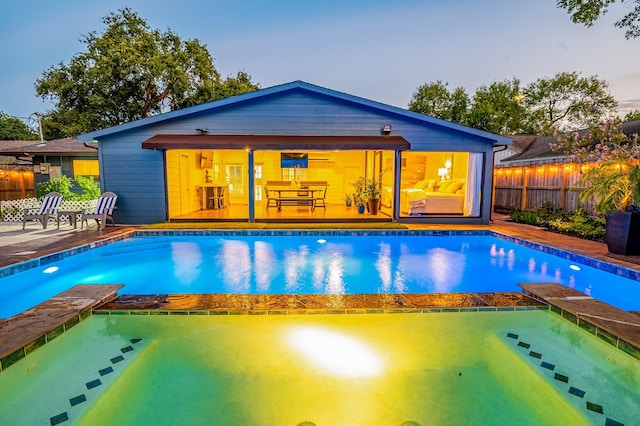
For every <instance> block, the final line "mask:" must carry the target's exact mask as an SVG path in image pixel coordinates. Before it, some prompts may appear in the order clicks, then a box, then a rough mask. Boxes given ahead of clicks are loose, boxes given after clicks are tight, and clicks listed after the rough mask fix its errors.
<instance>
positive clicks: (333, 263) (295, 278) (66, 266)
mask: <svg viewBox="0 0 640 426" xmlns="http://www.w3.org/2000/svg"><path fill="white" fill-rule="evenodd" d="M521 282H556V283H560V284H564V285H567V286H569V287H573V288H575V289H577V290H579V291H581V292H584V293H586V294H588V295H591V296H593V297H595V298H597V299H600V300H602V301H604V302H606V303H609V304H611V305H614V306H617V307H619V308H621V309H624V310H640V283H639V282H637V281H633V280H629V279H625V278H622V277H619V276H617V275H615V274H612V273H608V272H604V271H601V270H598V269H595V268H592V267H589V266H586V265H583V264H579V263H575V262H571V261H568V260H565V259H561V258H559V257H556V256H553V255H549V254H546V253H543V252H541V251H539V250H535V249H531V248H528V247H525V246H522V245H518V244H514V243H511V242H508V241H505V240H503V239H500V238H496V237H492V236H469V235H464V236H429V237H425V236H407V235H403V236H356V237H352V236H333V235H323V236H317V235H315V236H220V237H218V236H206V237H205V236H195V237H183V236H161V237H158V236H154V237H135V238H130V239H127V240H123V241H120V242H116V243H113V244H109V245H106V246H103V247H100V248H96V249H93V250H89V251H86V252H84V253H81V254H78V255H75V256H70V257H67V258H65V259H64V260H61V261H59V262H53V263H49V264H47V265H46V266H43V267H38V268H33V269H30V270H27V271H24V272H20V273H17V274H13V275H10V276H7V277H4V278H2V279H0V317H4V318H6V317H9V316H12V315H15V314H16V313H18V312H21V311H23V310H25V309H28V308H29V307H32V306H34V305H36V304H38V303H41V302H42V301H44V300H46V299H48V298H50V297H52V296H53V295H55V294H58V293H60V292H62V291H64V290H66V289H68V288H70V287H72V286H73V285H75V284H106V283H109V284H124V285H125V287H124V289H122V290H121V291H120V294H171V293H173V294H179V293H192V294H203V293H238V294H244V293H250V294H361V293H435V292H495V291H516V292H519V291H520V288H519V287H518V286H517V284H518V283H521Z"/></svg>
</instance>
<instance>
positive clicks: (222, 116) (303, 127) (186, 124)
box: [99, 91, 493, 224]
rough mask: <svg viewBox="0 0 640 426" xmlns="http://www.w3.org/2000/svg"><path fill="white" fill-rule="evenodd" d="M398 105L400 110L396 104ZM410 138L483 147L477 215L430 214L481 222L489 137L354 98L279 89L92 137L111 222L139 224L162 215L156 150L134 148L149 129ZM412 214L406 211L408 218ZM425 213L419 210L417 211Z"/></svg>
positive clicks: (429, 145)
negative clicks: (112, 203) (111, 198)
mask: <svg viewBox="0 0 640 426" xmlns="http://www.w3.org/2000/svg"><path fill="white" fill-rule="evenodd" d="M399 111H403V110H399ZM386 124H388V125H391V126H392V134H394V135H400V136H402V137H404V138H405V139H406V140H408V141H409V142H410V143H411V150H412V151H453V152H455V151H457V152H481V153H483V154H484V158H485V163H484V169H485V173H484V175H483V188H484V192H483V201H482V208H481V210H482V213H481V215H482V216H481V217H480V218H465V220H461V219H447V218H443V219H435V220H430V221H431V222H435V221H438V222H443V223H446V222H461V221H462V222H465V223H488V218H489V213H490V209H491V199H490V198H491V197H490V196H489V195H490V191H491V178H492V176H491V173H487V172H486V171H487V170H491V167H492V161H493V156H492V154H491V153H492V148H493V143H492V141H490V140H487V139H484V138H481V137H479V136H476V135H473V134H470V133H465V132H463V131H461V130H460V129H458V128H453V129H452V128H447V127H445V126H439V125H433V124H429V123H425V122H424V121H420V120H417V119H414V118H412V117H408V116H406V115H403V114H402V113H400V112H398V113H394V112H393V111H387V110H382V109H380V108H372V107H369V106H367V105H359V104H356V103H354V102H347V101H344V100H342V99H338V98H335V97H331V96H324V95H322V94H315V93H312V94H309V93H306V92H297V91H293V92H285V93H279V94H278V95H277V96H276V95H273V96H269V95H266V96H264V97H259V98H252V99H251V100H249V101H246V102H237V103H232V104H229V105H226V106H222V107H219V108H213V109H211V110H202V111H196V112H194V113H193V114H185V115H182V116H180V117H177V118H173V119H167V120H165V121H161V120H158V121H156V122H154V123H151V124H149V125H148V126H139V127H135V128H132V129H131V130H124V131H121V132H117V133H114V134H111V135H106V136H103V137H100V138H99V143H100V161H101V184H102V188H103V190H105V191H113V192H115V193H117V194H118V195H119V198H118V209H117V211H116V212H115V214H114V219H115V220H116V222H117V223H125V224H142V223H152V222H164V221H166V220H167V211H168V206H167V200H166V192H167V191H166V182H165V158H164V155H163V151H161V150H158V151H152V150H145V149H142V148H141V144H142V142H143V141H145V140H146V139H149V138H151V137H152V136H155V135H156V134H176V135H180V134H197V131H196V130H195V129H197V128H206V129H208V134H222V135H224V134H241V135H305V136H312V135H320V136H324V135H337V136H352V135H353V136H357V135H364V136H367V135H369V136H376V137H377V136H380V129H381V128H382V126H383V125H386ZM410 219H413V218H410ZM422 220H423V221H424V218H422Z"/></svg>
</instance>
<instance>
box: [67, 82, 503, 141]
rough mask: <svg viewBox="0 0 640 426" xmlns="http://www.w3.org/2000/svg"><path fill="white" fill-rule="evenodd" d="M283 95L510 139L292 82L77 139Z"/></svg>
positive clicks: (493, 138) (97, 136)
mask: <svg viewBox="0 0 640 426" xmlns="http://www.w3.org/2000/svg"><path fill="white" fill-rule="evenodd" d="M286 92H305V93H309V94H312V95H315V96H325V97H329V98H332V99H335V100H337V101H340V102H344V103H348V104H352V105H356V106H358V107H360V108H365V109H370V110H373V111H377V112H383V113H386V114H392V115H397V116H401V117H402V118H405V119H410V120H415V121H417V122H421V123H424V124H427V125H432V126H438V127H445V128H447V129H449V130H453V131H459V132H462V133H466V134H471V135H474V136H477V137H479V138H482V139H487V140H491V141H493V142H494V144H495V145H509V144H511V139H510V138H508V137H505V136H500V135H496V134H493V133H489V132H485V131H483V130H477V129H473V128H470V127H466V126H462V125H460V124H457V123H452V122H450V121H446V120H441V119H438V118H434V117H429V116H426V115H424V114H419V113H416V112H412V111H409V110H406V109H403V108H398V107H394V106H390V105H386V104H383V103H380V102H375V101H371V100H368V99H365V98H360V97H357V96H353V95H348V94H346V93H342V92H338V91H335V90H331V89H327V88H324V87H320V86H316V85H313V84H309V83H305V82H303V81H293V82H291V83H286V84H282V85H279V86H273V87H269V88H266V89H261V90H256V91H254V92H249V93H244V94H241V95H237V96H231V97H228V98H224V99H220V100H217V101H213V102H207V103H204V104H201V105H195V106H192V107H188V108H183V109H180V110H177V111H171V112H167V113H164V114H159V115H155V116H153V117H148V118H144V119H141V120H136V121H132V122H129V123H124V124H120V125H118V126H113V127H109V128H106V129H102V130H96V131H93V132H89V133H85V134H83V135H79V136H78V139H80V140H83V141H92V140H97V139H100V138H101V137H104V136H110V135H113V134H116V133H120V132H125V131H130V130H134V129H138V128H141V127H144V126H149V125H152V124H156V123H159V122H167V121H171V120H180V119H184V118H187V117H189V116H191V115H195V114H200V113H203V112H205V113H206V112H210V111H212V110H215V109H221V108H226V107H230V106H237V105H239V104H243V103H250V102H252V101H255V100H258V99H263V98H265V97H270V96H274V95H280V94H284V93H286Z"/></svg>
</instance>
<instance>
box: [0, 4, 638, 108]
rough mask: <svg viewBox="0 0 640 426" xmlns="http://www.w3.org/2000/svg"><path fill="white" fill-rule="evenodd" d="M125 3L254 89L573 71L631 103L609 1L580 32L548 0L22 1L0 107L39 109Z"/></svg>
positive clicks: (633, 51)
mask: <svg viewBox="0 0 640 426" xmlns="http://www.w3.org/2000/svg"><path fill="white" fill-rule="evenodd" d="M127 5H128V6H129V7H130V8H131V9H132V10H133V11H135V12H136V13H137V14H138V15H139V16H140V17H142V18H144V19H145V20H146V21H147V23H148V24H149V25H150V26H151V27H152V28H157V29H161V30H166V29H168V28H170V29H171V30H172V31H173V32H175V33H176V34H178V35H179V36H180V37H181V38H183V39H199V40H200V41H201V42H203V43H204V44H206V45H207V47H208V49H209V51H210V53H211V55H212V56H213V57H214V60H215V66H216V68H217V69H218V71H219V72H220V73H221V74H222V75H223V76H226V75H229V74H235V73H237V72H238V71H240V70H244V71H246V72H247V73H249V74H250V75H251V76H252V78H253V81H254V82H257V83H259V84H260V85H261V86H262V87H263V88H265V87H270V86H274V85H277V84H282V83H287V82H290V81H293V80H303V81H306V82H308V83H312V84H317V85H320V86H323V87H327V88H329V89H334V90H338V91H341V92H345V93H348V94H351V95H356V96H361V97H364V98H367V99H371V100H374V101H379V102H383V103H387V104H390V105H394V106H398V107H402V108H406V107H407V104H408V102H409V100H410V99H411V95H412V93H413V92H414V91H415V90H416V88H417V87H418V86H419V85H421V84H424V83H428V82H435V81H436V80H442V81H444V82H448V83H449V87H450V88H454V87H458V86H462V87H464V88H465V89H466V90H467V93H469V95H473V94H474V93H475V91H476V89H477V88H478V87H480V86H482V85H488V84H490V83H492V82H494V81H503V80H510V79H512V78H514V77H515V78H518V79H520V81H521V83H522V84H523V85H526V84H528V83H531V82H532V81H535V80H537V79H538V78H545V77H547V78H548V77H553V76H554V75H555V74H556V73H558V72H563V71H568V72H569V71H578V72H580V73H581V74H582V75H583V76H592V75H597V76H598V77H599V78H601V79H604V80H606V81H607V82H608V83H609V85H610V89H611V93H612V94H613V96H614V97H615V98H616V100H617V101H618V102H619V103H620V108H619V109H620V110H621V112H627V111H628V110H630V109H640V60H638V53H639V52H640V39H636V40H626V39H625V38H624V31H623V30H620V29H617V28H615V27H614V26H613V22H614V21H615V20H616V19H619V18H620V17H621V16H622V14H621V13H619V12H618V11H616V9H613V10H611V11H610V13H609V14H608V15H607V16H606V17H605V18H604V19H601V20H600V21H598V22H597V23H596V25H595V26H593V27H592V28H586V27H584V26H582V25H578V24H573V23H572V22H571V21H570V19H569V15H568V14H567V13H566V11H564V10H560V9H557V8H556V0H535V1H533V0H485V1H482V2H479V1H475V0H456V1H435V0H434V1H431V0H405V1H397V2H390V1H375V0H342V1H336V0H323V1H321V2H320V1H318V2H310V1H287V0H270V1H256V0H252V1H249V0H245V1H243V0H182V1H171V2H170V1H166V0H135V1H129V2H122V1H104V2H94V1H78V0H57V1H48V0H47V1H45V0H34V1H29V0H28V1H24V2H18V1H14V2H7V1H4V2H2V5H1V6H0V38H1V40H2V46H1V47H0V64H1V66H0V111H3V112H5V113H7V114H9V115H12V116H17V117H20V118H24V119H26V118H27V117H29V116H30V115H31V114H33V113H34V112H46V111H47V110H49V109H51V104H50V103H48V102H44V101H42V100H41V99H40V98H38V97H37V96H36V94H35V89H34V83H35V81H36V79H38V78H39V77H41V76H42V73H43V72H44V71H45V70H47V69H48V68H49V67H51V66H56V65H58V64H59V63H60V62H64V63H65V64H66V63H68V62H69V60H70V59H71V58H72V57H73V56H74V55H75V54H77V53H79V52H84V51H85V50H86V46H85V45H84V44H83V43H81V42H80V41H79V39H80V38H81V37H82V36H84V35H86V34H88V33H89V32H90V31H100V32H102V31H103V30H104V29H105V27H104V24H103V23H102V22H101V19H102V17H104V16H106V15H107V14H108V13H109V12H115V11H117V10H118V9H120V8H122V7H125V6H127Z"/></svg>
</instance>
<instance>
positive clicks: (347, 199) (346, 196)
mask: <svg viewBox="0 0 640 426" xmlns="http://www.w3.org/2000/svg"><path fill="white" fill-rule="evenodd" d="M344 203H345V205H346V206H347V207H351V204H352V203H353V195H352V194H349V193H347V194H344Z"/></svg>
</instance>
